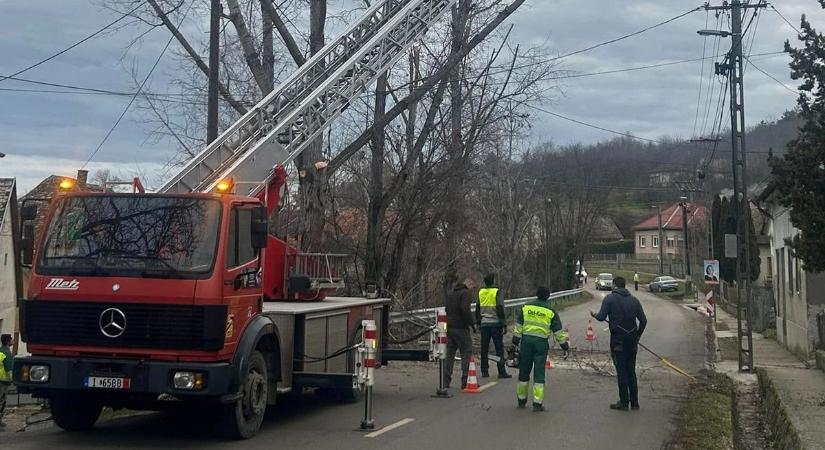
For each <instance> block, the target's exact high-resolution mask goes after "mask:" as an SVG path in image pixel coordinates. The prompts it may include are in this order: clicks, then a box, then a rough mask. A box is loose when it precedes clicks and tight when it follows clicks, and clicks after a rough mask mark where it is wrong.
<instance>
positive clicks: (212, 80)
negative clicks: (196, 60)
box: [206, 0, 221, 145]
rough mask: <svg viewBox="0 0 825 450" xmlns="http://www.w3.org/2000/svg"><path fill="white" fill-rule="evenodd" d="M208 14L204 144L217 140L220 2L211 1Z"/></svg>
mask: <svg viewBox="0 0 825 450" xmlns="http://www.w3.org/2000/svg"><path fill="white" fill-rule="evenodd" d="M211 1H212V4H211V9H210V12H209V91H208V94H207V106H206V143H207V145H208V144H210V143H212V141H214V140H215V139H217V138H218V77H220V50H221V49H220V47H221V41H220V31H221V0H211Z"/></svg>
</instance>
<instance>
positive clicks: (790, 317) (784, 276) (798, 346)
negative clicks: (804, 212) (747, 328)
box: [769, 205, 825, 359]
mask: <svg viewBox="0 0 825 450" xmlns="http://www.w3.org/2000/svg"><path fill="white" fill-rule="evenodd" d="M770 212H771V217H773V220H772V221H771V224H770V227H769V234H770V236H771V254H772V255H773V258H772V259H773V269H774V270H773V286H774V299H775V302H776V336H777V340H778V341H779V342H781V343H782V344H784V345H785V346H786V347H787V348H788V349H789V350H791V351H792V352H793V353H794V354H796V355H797V356H798V357H800V358H802V359H808V358H809V357H810V354H811V352H812V351H813V350H814V341H813V340H812V339H811V336H812V335H813V334H815V333H816V322H815V321H816V314H815V311H809V308H808V301H809V297H810V298H812V299H813V298H820V300H818V302H820V303H819V306H818V307H817V308H814V309H820V308H821V305H822V303H821V301H822V300H821V294H819V293H818V292H823V291H822V289H823V288H825V284H822V283H823V281H822V280H823V278H822V277H820V276H817V275H813V278H811V279H810V280H809V278H810V277H811V275H810V274H807V273H806V272H805V271H804V270H802V263H801V262H800V261H797V260H796V258H794V257H793V256H790V257H789V255H792V253H791V249H790V248H789V247H788V246H787V245H786V244H785V241H786V240H788V239H791V238H792V237H793V236H795V235H796V234H798V233H799V230H797V229H796V228H794V226H793V225H792V224H791V222H790V214H789V213H788V211H787V210H786V209H785V208H783V207H780V206H777V205H771V206H770ZM809 281H811V283H809ZM812 320H813V322H812ZM812 323H813V325H812Z"/></svg>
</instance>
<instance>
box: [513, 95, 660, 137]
mask: <svg viewBox="0 0 825 450" xmlns="http://www.w3.org/2000/svg"><path fill="white" fill-rule="evenodd" d="M524 106H526V107H528V108H532V109H535V110H536V111H541V112H543V113H545V114H549V115H551V116H554V117H558V118H559V119H564V120H567V121H569V122H573V123H577V124H579V125H582V126H585V127H590V128H595V129H597V130H601V131H606V132H608V133H613V134H616V135H619V136H624V137H629V138H631V139H638V140H640V141H647V142H652V143H654V144H664V142H663V141H660V140H657V139H648V138H643V137H639V136H634V135H632V134H630V133H622V132H621V131H616V130H611V129H610V128H604V127H601V126H598V125H594V124H592V123H587V122H582V121H581V120H576V119H573V118H572V117H567V116H565V115H562V114H559V113H555V112H553V111H548V110H546V109H544V108H540V107H538V106H534V105H530V104H527V103H524Z"/></svg>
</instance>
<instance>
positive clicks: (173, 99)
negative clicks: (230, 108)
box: [0, 88, 206, 106]
mask: <svg viewBox="0 0 825 450" xmlns="http://www.w3.org/2000/svg"><path fill="white" fill-rule="evenodd" d="M0 92H19V93H28V94H67V95H103V96H111V97H128V96H131V95H134V94H135V93H134V92H111V93H108V92H84V91H61V90H57V89H21V88H0ZM140 97H143V98H155V99H158V100H163V101H167V102H170V103H180V104H183V105H198V106H202V105H206V102H205V101H204V102H198V101H194V100H189V101H187V100H181V98H183V94H156V93H151V92H141V93H140Z"/></svg>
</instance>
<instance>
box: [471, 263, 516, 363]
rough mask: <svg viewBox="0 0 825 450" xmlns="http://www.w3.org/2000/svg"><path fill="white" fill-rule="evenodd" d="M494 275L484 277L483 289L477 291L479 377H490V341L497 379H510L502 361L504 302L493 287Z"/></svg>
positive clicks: (494, 282) (505, 325) (499, 292)
mask: <svg viewBox="0 0 825 450" xmlns="http://www.w3.org/2000/svg"><path fill="white" fill-rule="evenodd" d="M495 284H496V278H495V275H493V274H489V275H487V276H485V277H484V287H483V288H481V289H479V291H478V304H477V305H476V321H477V322H478V324H479V327H480V328H481V377H482V378H487V377H489V376H490V362H489V361H488V357H487V352H489V351H490V340H492V341H493V346H494V347H495V349H496V357H497V360H496V366H497V367H498V377H499V378H512V377H513V376H512V375H510V374H508V373H507V369H506V367H507V366H506V365H505V361H504V334H505V333H506V332H507V318H506V317H505V316H504V300H502V298H501V291H500V290H499V289H498V288H497V287H495Z"/></svg>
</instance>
